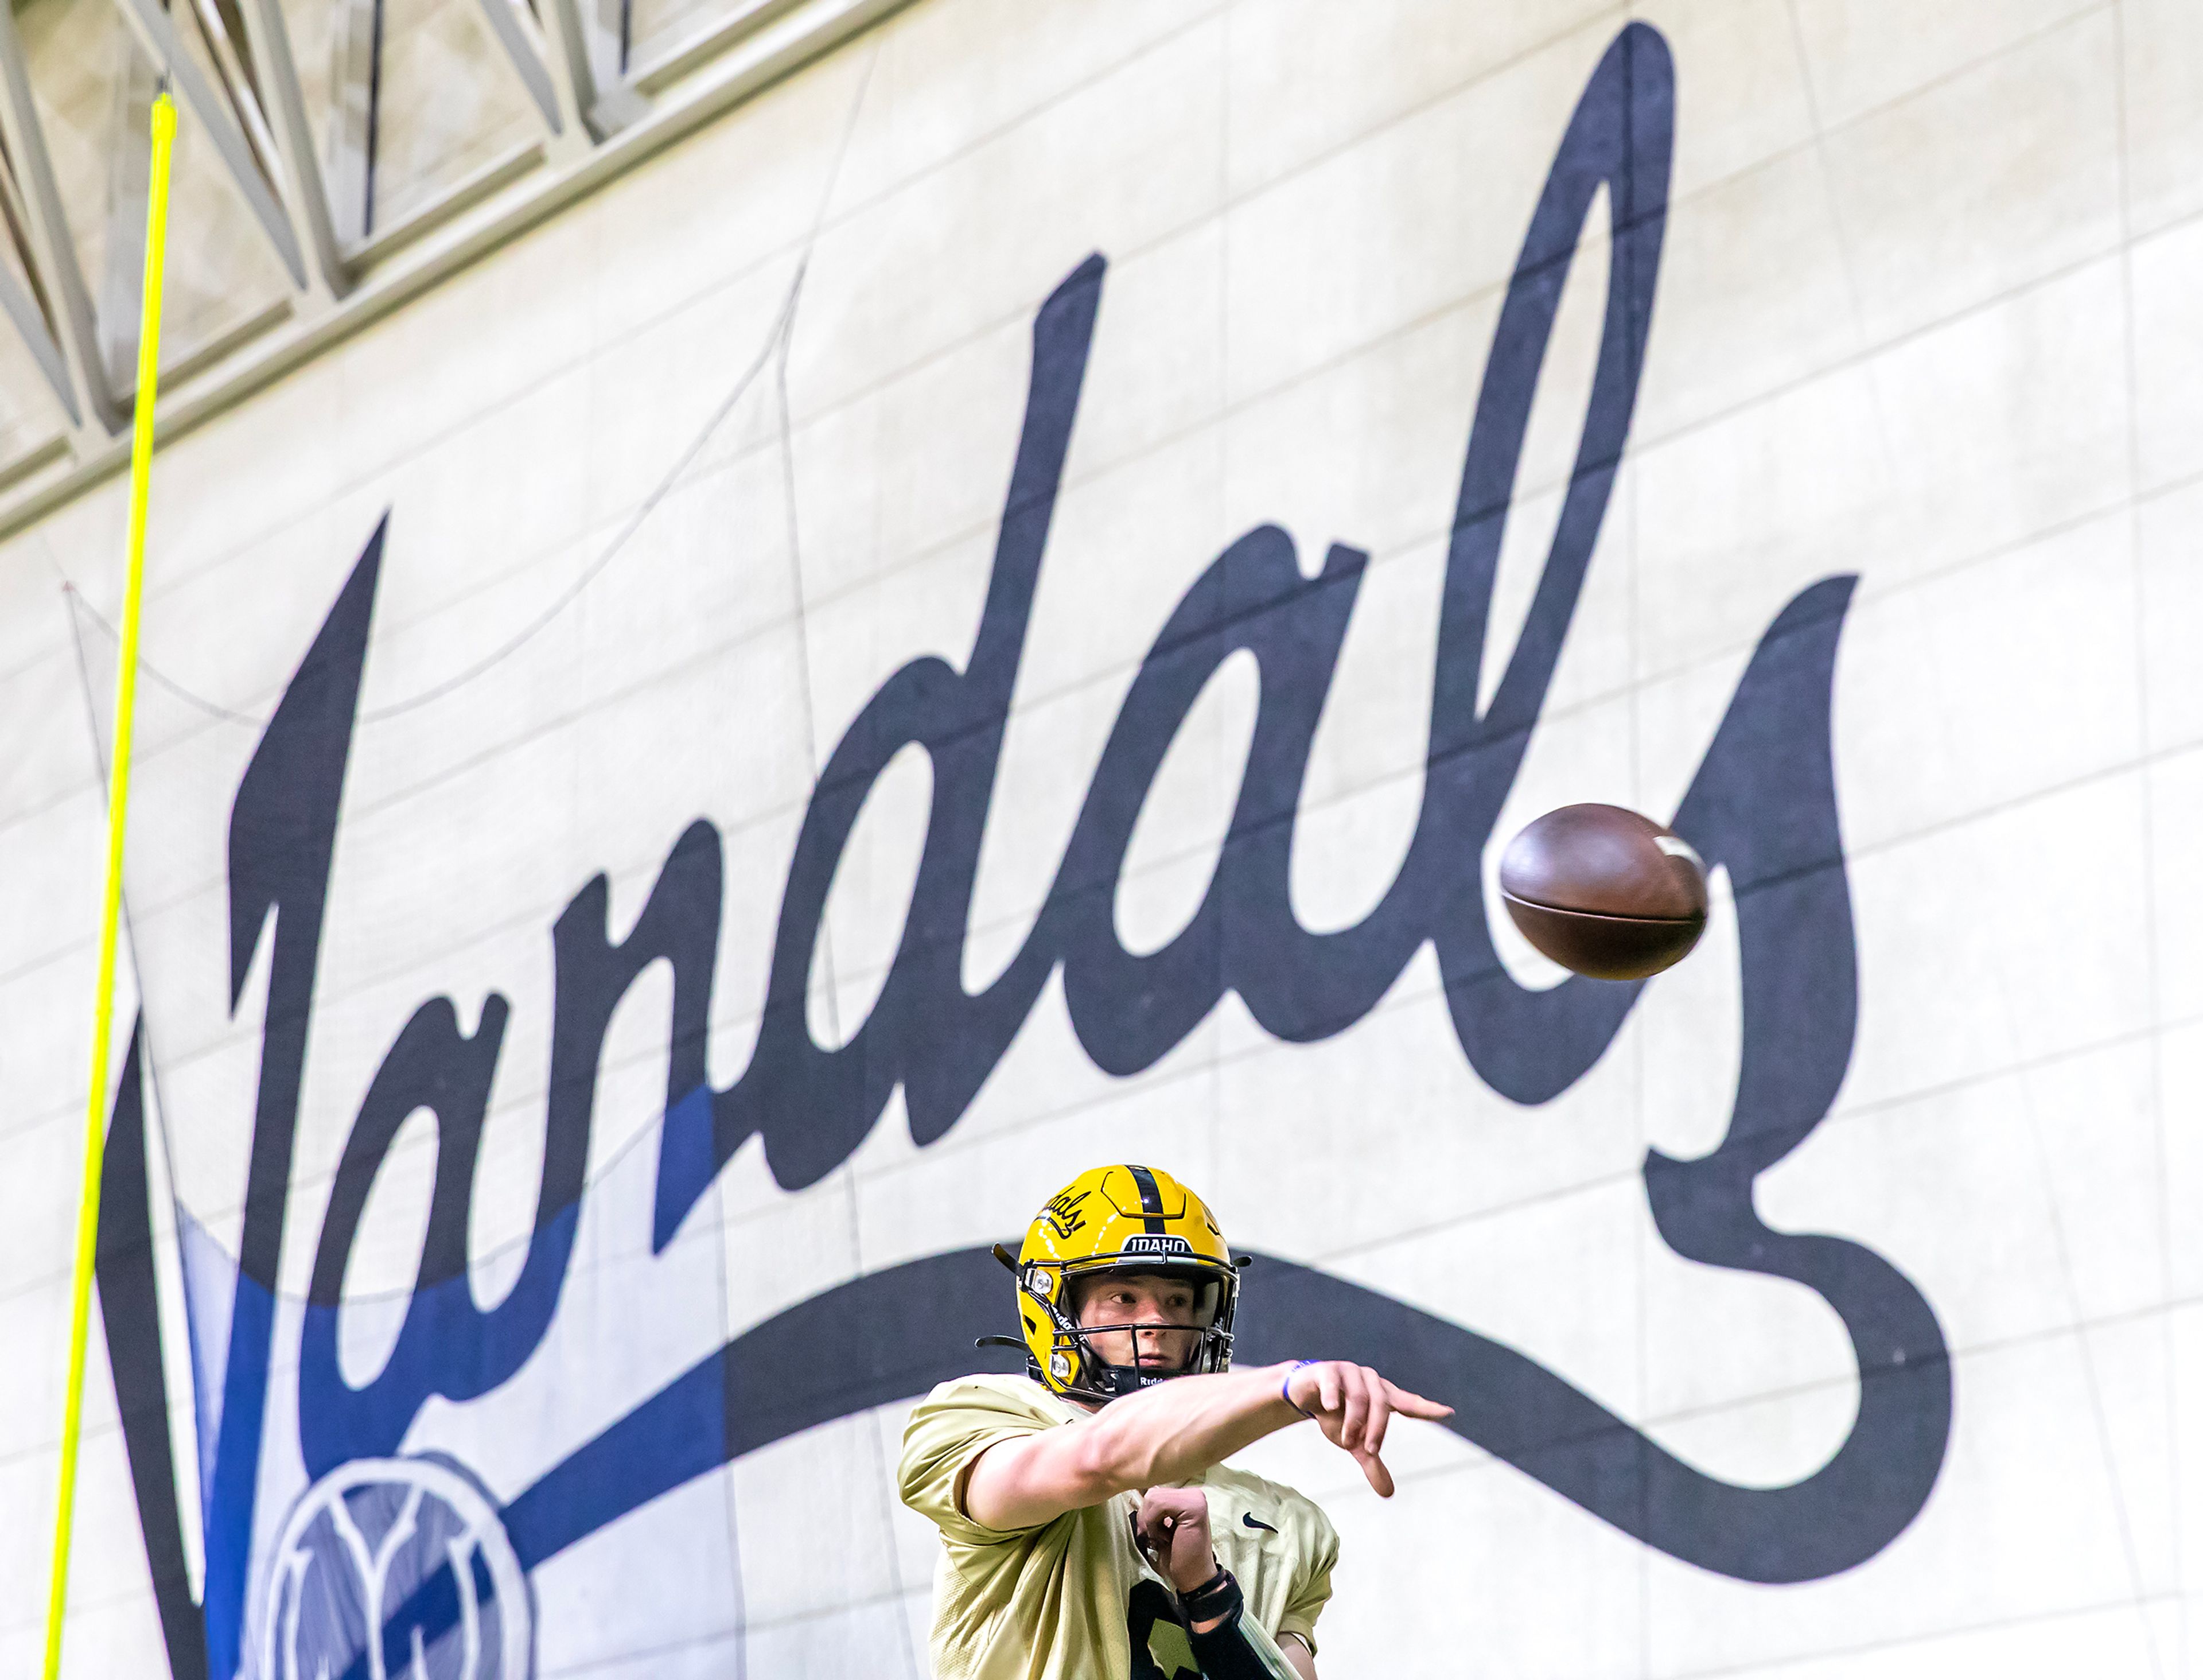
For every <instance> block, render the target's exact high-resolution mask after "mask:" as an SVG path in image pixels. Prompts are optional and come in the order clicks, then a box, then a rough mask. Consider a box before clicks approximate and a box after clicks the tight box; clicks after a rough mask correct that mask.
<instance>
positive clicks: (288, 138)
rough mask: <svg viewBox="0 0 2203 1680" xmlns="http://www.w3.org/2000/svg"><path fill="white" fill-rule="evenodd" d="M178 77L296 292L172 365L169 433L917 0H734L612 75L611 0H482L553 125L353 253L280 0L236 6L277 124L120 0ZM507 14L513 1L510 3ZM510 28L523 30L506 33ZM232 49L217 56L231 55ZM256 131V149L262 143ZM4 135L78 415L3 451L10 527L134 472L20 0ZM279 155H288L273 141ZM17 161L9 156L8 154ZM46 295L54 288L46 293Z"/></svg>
mask: <svg viewBox="0 0 2203 1680" xmlns="http://www.w3.org/2000/svg"><path fill="white" fill-rule="evenodd" d="M478 3H479V4H481V6H482V8H483V9H484V12H483V15H484V21H485V22H486V23H487V26H488V27H489V32H490V34H491V37H492V38H493V39H494V40H495V41H496V42H497V43H498V45H499V48H500V49H501V50H503V51H504V53H505V56H507V58H508V59H509V60H510V61H511V67H512V68H513V70H514V71H515V73H516V74H517V75H518V76H519V78H520V80H521V82H522V84H523V86H524V87H525V88H526V90H527V92H528V96H529V103H530V104H531V105H532V106H533V108H534V109H535V112H536V115H537V116H538V118H539V120H540V121H541V123H542V126H543V131H544V132H543V138H542V139H541V140H540V141H539V142H535V143H532V144H530V145H528V146H527V147H524V148H523V149H522V151H519V152H517V153H515V154H513V156H512V157H510V158H507V159H505V160H500V161H499V162H497V163H495V164H494V166H493V167H492V168H490V169H487V170H486V171H483V172H478V173H477V175H475V176H473V177H470V178H469V179H468V180H464V181H460V182H455V183H453V185H452V189H451V190H450V191H448V192H446V194H445V196H444V198H442V199H441V200H440V201H439V202H438V203H436V204H433V205H430V206H428V207H424V208H423V209H422V210H420V211H418V212H416V214H414V215H413V216H409V217H408V218H407V221H406V223H405V228H404V229H403V233H402V237H399V230H398V229H393V230H391V231H392V235H393V237H392V238H391V239H389V240H387V241H386V240H383V239H381V238H377V239H375V240H371V241H369V242H368V243H367V244H366V245H364V246H363V247H357V248H348V245H347V241H346V239H345V237H344V234H343V230H342V227H341V224H340V213H339V210H338V208H337V205H336V203H335V201H334V198H333V196H332V195H333V191H334V186H335V185H336V184H335V183H333V182H332V181H331V180H329V179H328V177H327V176H326V175H325V174H324V171H323V168H322V160H321V158H320V157H319V155H318V153H317V151H316V146H315V144H314V135H313V132H312V127H311V123H310V119H309V116H308V113H307V110H306V106H305V98H304V92H302V90H301V87H300V85H299V80H298V69H297V63H296V60H295V58H294V56H293V55H292V49H291V40H290V35H289V32H288V31H287V29H286V27H285V24H284V20H283V15H282V10H281V0H238V3H237V10H238V12H239V15H240V17H241V19H242V22H243V25H244V30H245V40H244V41H243V42H242V43H241V44H240V43H237V42H235V41H230V42H229V43H228V44H229V45H231V46H233V47H241V49H242V53H243V54H244V55H245V56H246V58H247V59H248V61H249V62H250V65H251V72H252V81H253V84H254V86H253V87H252V89H251V90H248V92H254V93H257V103H258V107H259V109H258V115H260V117H262V118H263V120H264V122H265V128H264V132H263V133H258V134H248V133H246V132H245V129H244V128H243V127H240V126H239V121H238V120H237V116H236V114H235V113H234V112H233V110H232V109H230V107H229V105H228V104H227V92H226V91H225V90H224V89H221V88H217V87H216V86H214V84H213V83H212V82H211V81H210V80H208V78H207V76H206V75H205V74H204V73H203V72H202V71H201V70H200V68H199V67H198V63H197V62H196V61H194V60H193V59H192V57H191V56H190V55H189V54H188V52H187V51H186V49H185V47H184V44H183V42H182V40H181V38H180V36H179V35H178V33H177V30H176V26H175V24H174V21H172V20H171V19H170V17H169V15H168V14H167V13H166V12H165V11H164V10H162V8H161V5H160V0H115V5H116V6H117V7H118V8H119V9H121V11H122V13H123V15H124V16H125V17H126V18H127V20H128V21H129V23H130V26H131V27H132V28H133V31H135V32H136V33H137V35H138V37H139V40H140V41H141V42H142V43H143V44H145V47H146V49H147V50H148V52H149V53H151V56H152V57H153V58H154V60H155V62H157V64H158V65H159V66H160V67H161V68H162V69H163V70H164V71H165V72H166V73H167V74H168V75H169V76H170V78H171V79H172V80H173V82H174V86H175V87H176V90H177V92H179V94H180V96H181V97H182V98H183V99H184V101H185V102H186V103H187V104H190V106H191V107H192V111H193V113H194V115H195V116H196V117H197V119H198V122H199V123H200V125H201V126H202V127H204V130H205V132H206V133H208V135H209V136H210V138H211V139H213V141H214V151H215V152H216V157H218V159H219V161H220V163H221V166H222V167H223V168H224V169H227V171H228V173H229V175H230V176H231V178H232V180H233V182H234V184H235V185H236V186H237V188H238V190H239V192H240V193H241V194H242V196H243V197H244V198H245V203H246V204H247V205H248V207H249V208H250V209H251V212H252V215H253V216H254V219H255V220H256V222H257V223H258V225H259V226H260V228H261V229H262V232H263V234H264V236H265V237H266V238H267V240H268V241H269V246H270V248H271V249H273V250H274V251H275V254H276V256H277V257H278V259H279V260H280V261H281V263H283V266H284V269H285V270H286V273H287V274H288V275H289V276H290V278H291V280H292V284H293V285H294V286H295V287H297V288H298V297H297V298H296V299H293V300H292V305H290V306H289V307H287V308H281V309H278V310H275V311H269V313H268V314H267V315H265V316H263V317H261V318H260V319H258V320H257V321H256V322H251V323H247V326H246V327H245V328H240V329H239V332H238V333H237V334H233V335H231V336H230V337H229V338H228V339H227V340H225V341H224V342H223V343H222V344H221V345H217V346H210V347H209V348H208V350H207V352H206V353H205V354H204V356H203V357H195V358H192V363H191V364H187V365H186V366H181V367H179V368H178V369H177V370H174V373H173V374H172V375H171V374H164V376H163V381H162V415H161V423H160V427H159V435H160V437H161V438H162V441H168V440H169V439H171V438H174V437H175V436H179V435H182V434H184V433H186V432H188V431H190V430H192V429H195V428H197V427H198V426H199V425H202V424H204V423H205V422H207V421H208V420H210V419H211V418H213V417H216V415H219V414H221V413H223V412H225V411H227V410H228V409H230V408H232V407H234V406H235V405H238V404H239V403H240V402H243V401H244V400H245V399H247V398H249V397H250V396H251V395H252V394H253V393H255V392H257V391H259V390H261V389H263V388H264V387H266V386H268V385H269V384H270V383H272V382H275V380H277V379H280V378H281V377H282V376H284V375H285V374H286V373H287V372H289V371H290V370H292V369H294V368H296V367H298V366H299V365H301V364H304V363H305V362H307V361H309V360H311V359H313V358H316V357H318V356H320V355H321V354H322V353H324V352H327V351H328V349H330V348H331V347H333V346H335V345H337V344H340V343H341V342H343V341H344V340H346V339H348V338H350V337H351V336H352V335H353V334H356V333H357V332H359V331H361V330H362V329H363V328H366V327H368V326H369V325H370V324H372V323H373V322H375V321H378V320H380V319H381V318H382V317H383V316H387V315H388V314H389V313H391V312H392V311H394V310H396V309H399V308H401V307H403V306H404V305H405V304H406V303H407V302H409V301H410V300H411V299H414V298H416V297H417V296H419V295H421V294H422V293H424V292H426V291H428V290H429V289H430V288H432V287H434V286H436V285H438V284H440V282H441V281H444V280H446V279H448V278H449V277H451V276H452V275H455V274H458V273H459V272H461V271H462V270H464V269H466V268H468V267H470V266H471V265H472V264H473V263H475V262H477V261H479V260H480V259H481V257H484V256H486V255H487V254H488V253H489V252H491V251H494V250H496V249H497V248H498V247H499V246H500V245H505V244H506V243H508V242H509V241H510V240H512V239H514V238H516V237H517V236H518V235H519V234H522V233H523V232H525V231H526V230H527V229H529V228H533V227H535V226H536V225H537V224H538V223H540V222H543V221H545V220H546V219H547V218H549V217H550V216H553V215H555V214H557V213H558V211H559V210H562V209H563V208H564V207H565V206H566V205H568V204H572V203H574V202H575V201H576V200H578V199H580V198H584V197H586V196H587V195H588V194H590V193H593V192H595V191H597V190H598V189H599V187H601V186H605V184H607V183H608V182H610V181H611V180H615V179H617V177H618V176H619V175H623V174H624V173H626V172H627V171H628V170H629V169H632V168H634V167H635V165H636V164H638V163H641V162H642V161H643V160H644V159H646V158H647V157H652V156H653V155H654V154H656V153H657V152H659V151H662V150H664V148H665V147H667V146H670V145H673V144H674V143H675V142H676V141H677V140H679V139H682V137H683V136H685V135H687V134H688V133H692V132H693V131H694V130H695V129H697V128H699V127H702V126H703V125H704V124H705V123H706V122H709V121H712V119H714V118H715V117H717V116H718V115H721V114H723V113H724V112H725V111H726V110H728V109H731V108H732V107H733V106H735V105H736V104H741V103H742V102H743V101H744V100H747V99H748V98H752V97H753V96H754V95H756V94H757V93H758V92H761V91H762V90H764V89H765V88H766V87H768V86H771V85H772V84H774V83H775V82H777V81H779V80H782V79H783V78H784V77H786V76H788V75H789V74H793V73H794V71H796V70H797V69H800V68H802V67H803V66H804V65H806V64H807V63H809V62H812V61H813V60H814V59H817V58H818V57H820V56H824V54H826V53H828V52H830V51H832V50H834V49H835V48H836V47H838V46H840V45H842V44H843V43H844V42H846V41H848V40H849V39H850V38H853V36H855V35H857V34H859V33H861V32H863V31H864V30H865V29H868V28H870V27H872V26H873V25H874V24H876V23H877V22H879V21H882V20H883V19H885V18H887V17H889V16H891V15H893V14H895V12H898V11H900V10H901V9H903V8H904V7H905V6H907V5H909V4H911V3H913V0H766V3H764V4H759V3H757V0H747V3H745V0H734V4H733V15H731V16H729V17H727V18H724V19H722V20H720V21H718V24H717V25H716V26H714V27H712V28H710V29H708V30H705V31H700V34H699V37H698V38H697V39H695V40H694V41H693V42H691V43H688V44H683V45H682V47H681V48H680V49H678V50H677V51H676V54H675V55H674V56H675V57H676V59H677V60H678V65H677V68H676V66H675V65H673V64H669V63H668V62H665V61H664V59H661V60H659V62H655V63H653V64H650V65H646V66H641V67H637V72H636V73H635V74H629V75H628V76H626V77H623V78H615V77H612V76H611V75H608V74H605V73H604V67H603V63H602V62H601V61H600V60H599V57H598V56H595V55H596V54H598V53H599V51H600V50H601V47H602V42H601V41H600V40H599V38H598V37H600V36H601V35H602V33H603V19H602V18H601V16H599V15H598V10H597V8H598V4H599V0H532V5H531V15H523V13H522V12H521V10H520V9H519V5H520V3H523V0H478ZM499 8H502V9H503V10H501V11H500V10H499ZM508 26H509V27H508ZM219 62H221V61H220V59H219V58H217V63H218V64H219ZM256 140H257V142H258V145H257V146H256V144H255V142H256ZM0 141H4V143H5V145H6V149H7V163H10V164H12V165H13V170H12V180H13V182H14V184H15V186H18V187H19V188H20V189H21V202H22V204H23V208H24V210H25V213H26V220H27V224H28V225H27V229H26V232H27V236H28V241H29V245H30V249H29V250H28V251H25V252H24V253H23V257H24V259H25V261H26V263H27V265H28V269H29V274H30V280H31V284H30V286H29V287H25V286H24V285H22V284H21V282H20V281H17V279H16V278H15V275H13V273H11V272H10V271H9V269H7V268H6V266H5V265H4V264H0V332H9V331H12V332H15V333H16V334H18V335H19V336H20V337H21V339H22V340H23V341H24V343H25V344H26V345H27V346H28V347H29V349H30V351H31V354H32V360H33V362H34V363H35V364H36V365H37V366H38V370H39V371H40V373H41V374H42V375H43V376H44V378H45V380H46V381H47V382H48V384H49V385H50V387H51V394H52V395H53V397H54V398H55V399H56V401H57V403H58V405H59V406H60V408H61V410H62V413H63V414H64V415H65V416H66V417H67V424H68V430H67V432H66V434H65V435H64V438H63V441H62V447H61V448H60V449H58V450H56V449H54V448H52V447H46V448H45V449H44V450H42V451H40V452H38V453H34V454H32V456H30V457H27V458H24V459H21V460H17V461H14V462H8V463H0V538H4V537H5V536H7V535H12V534H13V533H15V532H16V531H19V530H21V529H23V528H24V527H26V526H27V525H29V524H32V523H34V522H36V521H37V520H38V519H39V518H43V517H44V515H45V514H46V513H47V512H50V511H51V510H53V509H54V508H56V507H58V506H62V504H63V503H65V502H67V501H68V500H72V499H73V498H74V497H75V496H77V495H80V494H83V493H84V492H85V491H86V489H88V488H91V487H92V486H94V485H96V484H97V483H99V482H102V481H103V480H104V479H106V478H107V477H109V476H111V475H113V474H115V473H116V472H118V471H120V470H121V468H122V467H123V466H124V465H125V464H127V459H128V437H127V429H128V420H129V417H128V414H127V411H126V410H125V409H124V408H123V407H122V405H121V402H120V400H119V393H116V392H115V391H114V390H113V389H111V388H110V387H109V382H108V381H107V380H106V379H105V377H104V376H103V370H102V366H101V364H100V361H99V358H98V351H97V334H96V330H95V318H94V314H93V310H92V299H91V294H90V293H89V291H88V290H87V288H86V284H85V277H84V275H83V273H82V271H81V269H80V264H79V262H78V259H77V256H76V251H75V248H74V245H73V243H72V242H71V240H70V238H69V234H68V223H67V222H66V220H65V219H64V216H63V213H62V203H61V194H60V191H59V188H58V186H57V185H56V178H55V175H54V171H53V167H52V162H51V157H50V152H49V151H48V149H47V145H46V142H45V136H44V130H43V128H42V127H41V126H40V121H39V117H38V109H37V107H36V104H35V103H34V101H33V99H32V92H31V84H30V74H29V68H28V61H27V57H26V55H25V53H24V50H23V45H22V40H21V36H20V34H19V33H18V32H17V30H16V28H15V18H14V13H13V9H12V7H11V6H10V5H9V4H7V3H0ZM270 150H272V152H273V154H274V155H273V157H272V158H269V157H264V153H265V152H267V151H270ZM0 167H5V165H4V164H0ZM42 299H43V301H42Z"/></svg>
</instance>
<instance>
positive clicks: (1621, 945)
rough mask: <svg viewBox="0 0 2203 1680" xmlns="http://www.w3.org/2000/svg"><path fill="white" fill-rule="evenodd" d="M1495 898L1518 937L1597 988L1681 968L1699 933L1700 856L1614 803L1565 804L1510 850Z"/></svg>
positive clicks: (1702, 902)
mask: <svg viewBox="0 0 2203 1680" xmlns="http://www.w3.org/2000/svg"><path fill="white" fill-rule="evenodd" d="M1499 892H1500V896H1501V897H1502V898H1503V899H1504V900H1505V901H1506V902H1507V914H1509V916H1511V917H1512V918H1513V919H1514V921H1515V926H1517V927H1519V928H1521V930H1522V937H1523V938H1526V939H1527V940H1528V941H1529V942H1530V943H1531V944H1533V945H1535V946H1536V947H1537V948H1538V949H1539V950H1541V951H1543V952H1544V954H1545V955H1547V956H1550V958H1552V959H1553V961H1556V962H1557V963H1559V964H1560V965H1561V966H1562V967H1563V968H1570V969H1574V971H1575V972H1576V973H1579V974H1586V975H1588V976H1590V977H1591V978H1592V979H1595V980H1641V979H1644V978H1645V976H1646V975H1648V974H1657V973H1659V972H1660V971H1661V970H1662V969H1663V968H1666V967H1670V966H1671V965H1672V964H1674V963H1676V962H1678V961H1681V960H1682V958H1683V956H1684V955H1685V954H1686V953H1687V952H1688V951H1689V950H1690V949H1691V947H1692V946H1693V945H1695V944H1698V935H1699V934H1701V933H1703V932H1704V931H1705V926H1706V871H1705V865H1704V862H1703V861H1701V860H1700V859H1699V857H1698V854H1697V853H1696V852H1694V851H1692V849H1690V847H1689V846H1688V845H1687V844H1686V843H1684V842H1683V841H1681V840H1679V839H1677V838H1676V837H1675V836H1674V835H1673V834H1671V833H1669V832H1668V831H1667V830H1666V829H1664V828H1663V827H1661V826H1660V825H1659V824H1657V823H1656V822H1654V821H1653V820H1652V819H1651V818H1650V817H1640V816H1639V815H1638V814H1637V813H1636V812H1634V811H1625V810H1623V809H1622V808H1621V807H1620V806H1619V805H1563V806H1562V807H1561V808H1560V809H1559V810H1557V811H1548V812H1547V813H1545V814H1544V816H1542V817H1540V818H1539V819H1538V820H1537V821H1535V822H1533V823H1532V824H1531V825H1529V826H1528V827H1527V828H1525V829H1524V830H1523V831H1521V833H1520V834H1518V835H1516V836H1515V838H1514V839H1513V840H1512V841H1510V842H1509V843H1508V847H1507V851H1506V854H1505V855H1504V856H1503V857H1502V858H1501V859H1500V860H1499Z"/></svg>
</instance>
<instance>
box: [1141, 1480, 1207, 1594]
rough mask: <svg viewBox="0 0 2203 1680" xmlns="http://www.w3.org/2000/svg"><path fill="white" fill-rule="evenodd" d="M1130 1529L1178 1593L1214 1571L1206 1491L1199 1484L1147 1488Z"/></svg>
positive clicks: (1196, 1584)
mask: <svg viewBox="0 0 2203 1680" xmlns="http://www.w3.org/2000/svg"><path fill="white" fill-rule="evenodd" d="M1132 1532H1133V1534H1134V1535H1136V1536H1137V1539H1138V1541H1139V1545H1140V1550H1141V1551H1142V1552H1143V1553H1144V1554H1146V1557H1147V1559H1148V1561H1149V1563H1151V1564H1153V1565H1155V1568H1156V1569H1157V1570H1159V1571H1161V1572H1162V1573H1163V1574H1164V1575H1166V1576H1169V1577H1170V1583H1171V1585H1172V1587H1174V1588H1177V1589H1178V1591H1179V1592H1181V1593H1190V1592H1191V1591H1192V1590H1193V1589H1194V1588H1196V1587H1198V1586H1200V1585H1202V1583H1203V1582H1206V1581H1207V1580H1208V1578H1209V1577H1210V1576H1213V1575H1214V1574H1215V1573H1216V1550H1215V1547H1214V1543H1213V1542H1212V1541H1210V1539H1209V1537H1208V1494H1206V1493H1204V1492H1203V1491H1202V1489H1200V1488H1149V1489H1148V1491H1147V1493H1146V1494H1144V1495H1143V1497H1142V1499H1141V1500H1140V1508H1139V1511H1137V1513H1136V1514H1135V1515H1134V1517H1133V1518H1132Z"/></svg>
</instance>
